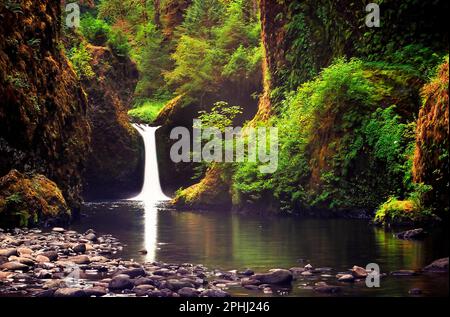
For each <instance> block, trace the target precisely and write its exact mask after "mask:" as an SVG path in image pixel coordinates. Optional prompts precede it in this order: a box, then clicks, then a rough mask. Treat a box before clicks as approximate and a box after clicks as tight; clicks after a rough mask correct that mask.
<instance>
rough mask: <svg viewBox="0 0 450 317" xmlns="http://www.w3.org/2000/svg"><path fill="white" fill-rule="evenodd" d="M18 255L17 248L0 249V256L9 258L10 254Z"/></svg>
mask: <svg viewBox="0 0 450 317" xmlns="http://www.w3.org/2000/svg"><path fill="white" fill-rule="evenodd" d="M13 255H18V254H17V249H14V248H10V249H0V256H5V257H7V258H9V257H10V256H13Z"/></svg>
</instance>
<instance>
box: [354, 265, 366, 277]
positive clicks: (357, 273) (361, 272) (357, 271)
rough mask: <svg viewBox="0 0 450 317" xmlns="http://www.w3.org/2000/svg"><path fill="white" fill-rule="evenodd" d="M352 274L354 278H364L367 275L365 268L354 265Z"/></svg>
mask: <svg viewBox="0 0 450 317" xmlns="http://www.w3.org/2000/svg"><path fill="white" fill-rule="evenodd" d="M352 274H353V276H354V277H356V278H366V277H367V275H368V273H367V271H366V269H364V268H362V267H360V266H356V265H355V266H354V267H353V268H352Z"/></svg>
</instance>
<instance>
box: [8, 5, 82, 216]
mask: <svg viewBox="0 0 450 317" xmlns="http://www.w3.org/2000/svg"><path fill="white" fill-rule="evenodd" d="M0 17H1V21H2V22H1V24H0V175H2V176H3V175H6V174H8V173H9V171H10V170H11V169H17V170H18V171H19V172H30V173H38V174H42V175H45V177H47V178H48V179H50V180H52V181H54V182H55V183H56V184H57V185H58V186H59V188H61V191H62V194H63V196H64V198H65V199H66V201H67V204H68V205H69V206H70V207H71V208H72V210H74V211H76V210H77V209H78V207H79V206H80V202H81V196H80V194H81V190H82V188H81V187H82V186H81V183H82V172H83V170H84V167H85V156H86V153H88V152H89V143H90V126H89V122H88V120H87V108H88V106H87V99H86V94H85V93H84V91H83V89H82V88H81V84H80V82H79V81H78V79H77V75H76V74H75V72H74V70H73V68H72V67H71V65H70V63H69V62H68V60H67V58H66V56H65V54H64V52H63V50H62V46H61V45H60V37H61V33H60V30H61V8H60V4H59V2H55V1H49V0H43V1H25V0H23V1H2V2H1V3H0ZM30 212H32V211H30Z"/></svg>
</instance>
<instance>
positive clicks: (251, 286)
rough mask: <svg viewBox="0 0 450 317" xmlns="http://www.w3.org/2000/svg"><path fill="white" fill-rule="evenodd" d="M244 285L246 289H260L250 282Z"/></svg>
mask: <svg viewBox="0 0 450 317" xmlns="http://www.w3.org/2000/svg"><path fill="white" fill-rule="evenodd" d="M242 287H243V288H245V289H248V290H250V291H256V290H259V287H258V286H257V285H251V284H248V285H243V286H242Z"/></svg>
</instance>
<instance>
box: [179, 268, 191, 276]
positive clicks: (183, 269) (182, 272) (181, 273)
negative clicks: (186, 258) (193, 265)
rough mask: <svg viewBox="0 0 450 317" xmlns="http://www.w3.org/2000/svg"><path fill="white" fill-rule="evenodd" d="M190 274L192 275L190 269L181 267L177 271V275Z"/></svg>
mask: <svg viewBox="0 0 450 317" xmlns="http://www.w3.org/2000/svg"><path fill="white" fill-rule="evenodd" d="M189 273H190V271H189V270H188V269H186V268H184V267H180V268H179V269H178V270H177V274H180V275H187V274H189Z"/></svg>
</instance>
